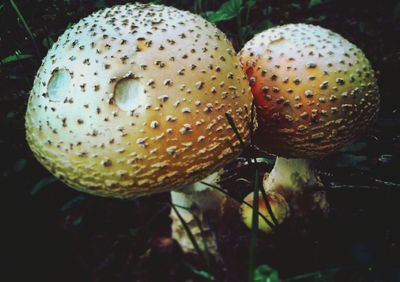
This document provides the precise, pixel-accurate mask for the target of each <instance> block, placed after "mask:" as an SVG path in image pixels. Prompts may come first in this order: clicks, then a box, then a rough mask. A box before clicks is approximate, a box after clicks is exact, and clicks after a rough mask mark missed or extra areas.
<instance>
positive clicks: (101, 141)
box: [26, 4, 252, 198]
mask: <svg viewBox="0 0 400 282" xmlns="http://www.w3.org/2000/svg"><path fill="white" fill-rule="evenodd" d="M251 101H252V97H251V94H250V89H249V86H248V83H247V80H246V77H245V75H244V73H243V70H242V68H241V67H240V64H239V60H238V58H237V56H236V54H235V51H234V50H233V47H232V45H231V43H230V42H229V41H228V40H227V39H226V37H225V35H224V34H223V33H222V32H221V31H219V30H218V29H217V28H216V27H215V26H213V25H212V24H210V23H208V22H206V21H205V20H204V19H202V18H201V17H199V16H196V15H193V14H191V13H189V12H183V11H179V10H177V9H175V8H170V7H165V6H159V5H143V4H127V5H123V6H115V7H112V8H107V9H104V10H102V11H99V12H96V13H94V14H92V15H90V16H88V17H86V18H84V19H82V20H81V21H80V22H79V23H77V24H76V25H74V26H73V27H72V28H70V29H68V30H67V31H66V32H65V33H64V34H63V35H62V36H61V37H60V38H59V39H58V41H57V42H56V43H55V44H54V46H53V47H52V48H51V50H50V51H49V53H48V54H47V56H46V58H45V59H44V60H43V63H42V66H41V67H40V69H39V71H38V73H37V76H36V79H35V82H34V86H33V89H32V92H31V95H30V99H29V103H28V109H27V113H26V133H27V140H28V143H29V145H30V147H31V148H32V150H33V152H34V154H35V156H36V157H37V159H38V160H39V161H40V162H41V163H42V164H43V165H44V166H45V167H46V168H47V169H49V170H50V171H51V172H52V173H53V174H54V175H56V176H57V177H58V178H60V179H61V180H63V181H64V182H66V183H67V184H68V185H69V186H71V187H74V188H76V189H78V190H82V191H86V192H88V193H92V194H97V195H101V196H110V197H118V198H128V197H134V196H139V195H146V194H151V193H156V192H161V191H165V190H169V189H173V188H179V187H180V186H183V185H185V184H190V183H193V182H195V181H197V180H199V179H201V178H203V177H205V176H207V175H208V174H210V173H212V172H213V171H215V170H216V169H217V168H219V167H221V166H223V165H225V164H226V163H227V162H229V161H231V160H232V159H233V158H234V157H236V156H237V155H238V153H239V151H240V149H239V142H238V141H237V139H236V137H235V134H234V133H233V131H232V129H231V127H230V125H229V123H228V122H227V120H226V119H225V116H224V113H226V112H228V113H230V114H231V115H232V117H233V118H234V120H235V122H236V126H237V128H238V130H239V131H240V133H241V134H242V136H243V138H244V139H245V140H247V139H248V138H247V136H248V135H249V129H248V128H249V127H248V124H249V116H250V114H249V113H248V112H249V105H250V103H251Z"/></svg>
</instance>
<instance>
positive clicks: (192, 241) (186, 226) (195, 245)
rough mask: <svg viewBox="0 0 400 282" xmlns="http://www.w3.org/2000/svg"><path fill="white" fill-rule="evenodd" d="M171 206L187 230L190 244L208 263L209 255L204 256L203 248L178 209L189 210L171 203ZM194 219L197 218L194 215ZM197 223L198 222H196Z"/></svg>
mask: <svg viewBox="0 0 400 282" xmlns="http://www.w3.org/2000/svg"><path fill="white" fill-rule="evenodd" d="M170 205H171V208H172V209H173V210H174V212H175V213H176V215H177V216H178V218H179V221H180V222H181V223H182V226H183V228H184V229H185V232H186V234H187V235H188V237H189V240H190V242H191V243H192V245H193V247H194V249H195V250H196V252H197V253H198V255H199V256H200V257H202V258H203V259H204V261H205V262H206V263H207V262H208V258H207V255H206V254H204V252H203V251H202V250H201V248H200V246H199V244H198V243H197V241H196V238H195V237H194V235H193V233H192V231H191V230H190V228H189V226H188V224H187V223H186V221H185V220H184V219H183V217H182V215H181V214H180V213H179V211H178V209H177V207H178V208H182V209H187V208H185V207H181V206H177V205H175V204H173V203H172V202H170ZM193 217H194V218H196V216H195V215H193ZM196 222H197V220H196ZM200 230H201V229H200Z"/></svg>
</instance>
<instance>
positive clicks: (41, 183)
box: [31, 176, 58, 196]
mask: <svg viewBox="0 0 400 282" xmlns="http://www.w3.org/2000/svg"><path fill="white" fill-rule="evenodd" d="M57 180H58V179H57V178H55V177H54V176H47V177H45V178H43V179H41V180H40V181H39V182H38V183H36V184H35V186H33V188H32V191H31V195H32V196H34V195H36V194H37V193H38V192H40V190H42V189H43V188H45V187H46V186H48V185H50V184H51V183H54V182H56V181H57Z"/></svg>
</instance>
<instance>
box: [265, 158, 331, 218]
mask: <svg viewBox="0 0 400 282" xmlns="http://www.w3.org/2000/svg"><path fill="white" fill-rule="evenodd" d="M322 187H323V184H322V182H321V181H320V179H319V177H318V176H317V175H316V174H315V173H314V171H313V169H312V168H311V166H310V162H309V161H308V160H306V159H291V158H283V157H277V159H276V162H275V166H274V168H273V169H272V171H271V173H270V174H268V173H266V174H265V175H264V179H263V188H264V190H265V191H266V192H267V193H278V194H280V195H282V196H283V197H284V198H285V200H286V202H287V203H288V205H289V209H290V217H301V216H302V215H304V214H308V213H309V212H310V211H311V210H318V211H320V212H322V213H323V214H327V213H328V211H329V203H328V201H327V198H326V193H325V191H323V190H321V189H317V190H310V191H311V193H310V194H304V192H305V191H306V190H307V189H308V188H322ZM287 214H289V212H288V213H287ZM280 221H284V218H283V217H282V218H280Z"/></svg>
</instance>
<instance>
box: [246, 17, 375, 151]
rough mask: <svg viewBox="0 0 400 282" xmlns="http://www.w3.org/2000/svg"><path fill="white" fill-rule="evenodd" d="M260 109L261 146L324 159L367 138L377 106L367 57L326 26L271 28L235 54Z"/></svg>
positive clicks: (259, 141) (301, 25)
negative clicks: (237, 54)
mask: <svg viewBox="0 0 400 282" xmlns="http://www.w3.org/2000/svg"><path fill="white" fill-rule="evenodd" d="M240 57H241V63H242V66H243V68H244V70H245V72H246V74H247V76H248V78H249V81H250V86H251V88H252V93H253V95H254V98H255V104H256V106H257V117H258V123H259V129H258V135H259V136H261V138H256V139H257V140H258V141H256V142H258V144H257V145H258V146H259V147H260V148H262V149H265V150H267V151H269V152H271V153H274V154H276V155H279V156H283V157H291V158H316V157H322V156H324V155H326V154H328V153H330V152H332V151H334V150H336V149H338V148H340V147H342V146H345V145H346V144H349V143H351V142H353V141H354V140H355V139H356V138H358V137H359V136H361V135H363V134H365V133H366V131H367V130H368V128H369V127H370V126H371V124H372V123H373V121H374V120H375V118H376V115H377V112H378V109H379V94H378V87H377V82H376V79H375V76H374V72H373V70H372V68H371V65H370V63H369V61H368V59H367V58H366V57H365V55H364V53H363V52H362V51H361V50H360V49H358V48H357V47H356V46H355V45H354V44H352V43H350V42H349V41H348V40H346V39H344V38H343V37H342V36H340V35H339V34H337V33H334V32H332V31H330V30H328V29H325V28H322V27H319V26H314V25H306V24H288V25H283V26H278V27H275V28H271V29H268V30H266V31H264V32H262V33H260V34H258V35H256V36H255V37H254V38H253V39H252V40H250V41H249V42H247V43H246V45H245V46H244V48H243V49H242V50H241V52H240Z"/></svg>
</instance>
